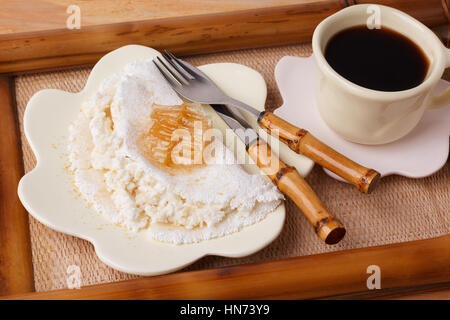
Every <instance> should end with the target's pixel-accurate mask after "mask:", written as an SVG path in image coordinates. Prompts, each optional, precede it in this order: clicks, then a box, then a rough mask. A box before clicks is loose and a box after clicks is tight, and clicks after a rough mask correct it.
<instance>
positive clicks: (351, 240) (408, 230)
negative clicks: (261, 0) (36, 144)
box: [15, 44, 450, 291]
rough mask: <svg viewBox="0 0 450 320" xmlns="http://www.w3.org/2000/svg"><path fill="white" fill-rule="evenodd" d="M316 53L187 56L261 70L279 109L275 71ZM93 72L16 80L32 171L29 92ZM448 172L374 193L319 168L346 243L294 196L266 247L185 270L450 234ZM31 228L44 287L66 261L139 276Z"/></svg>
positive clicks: (91, 273) (323, 193)
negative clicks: (332, 237)
mask: <svg viewBox="0 0 450 320" xmlns="http://www.w3.org/2000/svg"><path fill="white" fill-rule="evenodd" d="M310 54H311V46H310V45H309V44H304V45H293V46H284V47H275V48H265V49H253V50H241V51H235V52H228V53H218V54H209V55H202V56H196V57H191V58H188V59H187V60H188V61H190V62H192V63H194V64H196V65H200V64H206V63H213V62H237V63H241V64H245V65H248V66H250V67H252V68H254V69H256V70H258V71H259V72H260V73H261V74H262V75H263V76H264V78H265V80H266V82H267V86H268V98H267V104H266V108H267V109H269V110H273V109H275V108H276V107H277V106H280V105H281V102H282V101H281V97H280V95H279V93H278V90H277V88H276V84H275V81H274V77H273V71H274V68H275V65H276V63H277V62H278V61H279V60H280V58H281V57H283V56H286V55H291V56H308V55H310ZM89 72H90V69H88V68H84V69H77V70H70V71H60V72H50V73H40V74H32V75H24V76H19V77H17V78H16V81H15V85H16V98H17V107H18V113H19V121H20V126H21V130H22V131H21V134H22V143H23V144H22V147H23V155H24V165H25V171H29V170H31V169H32V168H33V167H34V165H35V159H34V156H33V154H32V152H31V150H30V147H29V145H28V143H27V141H26V139H25V138H24V135H23V126H22V119H23V112H24V110H25V107H26V104H27V102H28V100H29V98H30V97H31V96H32V95H33V94H34V93H35V92H37V91H39V90H41V89H46V88H57V89H63V90H67V91H72V92H76V91H79V90H81V89H82V88H83V86H84V84H85V81H86V79H87V77H88V75H89ZM61 108H64V106H61ZM449 176H450V175H449V165H448V163H447V165H446V166H444V168H443V169H441V170H440V171H439V172H437V173H436V174H434V175H432V176H430V177H427V178H424V179H417V180H415V179H407V178H404V177H399V176H390V177H386V178H383V179H382V181H381V183H380V184H379V185H378V189H377V190H376V191H375V192H374V194H372V195H368V196H367V195H362V194H360V193H359V192H357V191H356V189H355V188H353V187H352V186H350V185H348V184H345V183H341V182H338V181H336V180H333V179H332V178H330V177H328V176H327V175H326V174H325V173H324V172H323V171H322V169H321V168H319V167H318V166H316V167H315V168H314V170H313V171H312V172H311V174H310V175H309V176H308V178H307V180H308V182H309V183H310V184H311V185H312V187H313V188H314V189H315V190H316V191H317V193H318V194H319V196H320V198H322V200H323V201H324V202H325V203H326V205H327V206H328V208H329V209H330V211H331V212H334V213H336V214H337V215H338V217H339V219H341V220H342V222H343V223H344V224H345V225H346V227H347V230H348V234H347V236H346V238H345V239H344V240H343V241H342V242H341V243H339V244H338V245H336V246H327V245H325V244H323V243H322V242H321V241H320V240H319V239H318V238H317V236H316V235H315V234H314V232H313V230H312V227H311V226H310V225H309V224H308V222H307V221H306V219H305V218H304V217H303V215H302V214H301V213H300V212H299V210H298V209H297V208H296V207H295V206H294V205H293V203H292V202H290V201H287V220H286V225H285V227H284V230H283V232H282V234H281V235H280V236H279V237H278V239H277V240H275V241H274V242H273V243H272V244H271V245H269V246H268V247H267V248H265V249H263V250H261V251H260V252H258V253H256V254H254V255H252V256H249V257H245V258H240V259H229V258H221V257H214V256H210V257H206V258H203V259H201V260H200V261H198V262H196V263H194V264H193V265H191V266H190V267H188V268H187V269H185V270H197V269H204V268H212V267H221V266H226V265H233V264H242V263H248V262H255V261H264V260H273V259H281V258H286V257H293V256H302V255H310V254H315V253H323V252H329V251H336V250H346V249H351V248H360V247H368V246H374V245H381V244H388V243H396V242H404V241H411V240H418V239H425V238H433V237H437V236H440V235H444V234H448V233H450V214H449V212H450V192H449V185H450V183H449V182H450V181H449ZM62 214H63V213H62ZM30 230H31V242H32V250H33V265H34V276H35V285H36V290H37V291H42V290H52V289H57V288H64V287H66V286H67V284H66V279H67V277H68V274H67V267H68V266H69V265H73V264H75V265H78V266H79V267H80V268H81V274H82V284H83V285H89V284H95V283H101V282H110V281H118V280H124V279H131V278H135V276H133V275H129V274H125V273H122V272H119V271H116V270H113V269H111V268H109V267H108V266H106V265H105V264H103V263H102V262H101V261H100V260H99V259H98V258H97V256H96V255H95V252H94V249H93V246H92V245H91V244H90V243H89V242H87V241H84V240H80V239H77V238H74V237H71V236H68V235H65V234H62V233H58V232H55V231H53V230H50V229H49V228H47V227H45V226H44V225H42V224H41V223H39V222H38V221H36V220H35V219H34V218H32V217H30ZM343 254H345V253H343ZM418 259H420V257H418Z"/></svg>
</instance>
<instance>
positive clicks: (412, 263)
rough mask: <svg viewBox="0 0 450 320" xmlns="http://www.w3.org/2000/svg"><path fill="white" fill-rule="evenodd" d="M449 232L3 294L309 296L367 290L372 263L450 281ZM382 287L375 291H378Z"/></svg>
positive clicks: (418, 278)
mask: <svg viewBox="0 0 450 320" xmlns="http://www.w3.org/2000/svg"><path fill="white" fill-rule="evenodd" d="M449 247H450V235H446V236H442V237H438V238H434V239H427V240H419V241H412V242H405V243H398V244H392V245H384V246H377V247H369V248H362V249H354V250H347V251H341V252H331V253H325V254H318V255H311V256H303V257H295V258H289V259H282V260H276V261H267V262H258V263H252V264H246V265H238V266H231V267H225V268H218V269H209V270H200V271H191V272H180V273H175V274H170V275H163V276H157V277H147V278H140V279H135V280H127V281H121V282H114V283H107V284H98V285H93V286H87V287H84V288H81V289H79V290H73V289H72V290H71V289H63V290H55V291H48V292H38V293H30V294H26V293H25V294H20V295H14V296H9V297H3V298H4V299H310V298H318V297H329V296H335V295H340V294H349V293H355V292H368V291H369V290H368V288H367V284H366V282H367V279H368V277H369V276H370V275H371V273H367V268H368V267H369V266H371V265H376V266H379V268H380V270H381V288H382V289H389V288H399V287H410V286H420V285H426V284H434V283H444V282H449V281H450V250H448V248H449ZM375 291H377V290H374V292H375Z"/></svg>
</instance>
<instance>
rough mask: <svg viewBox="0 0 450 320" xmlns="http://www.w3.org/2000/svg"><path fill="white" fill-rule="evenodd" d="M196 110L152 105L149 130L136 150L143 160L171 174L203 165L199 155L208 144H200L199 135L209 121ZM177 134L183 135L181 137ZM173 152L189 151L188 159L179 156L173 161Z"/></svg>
mask: <svg viewBox="0 0 450 320" xmlns="http://www.w3.org/2000/svg"><path fill="white" fill-rule="evenodd" d="M197 108H199V107H198V106H197V107H196V106H193V105H189V104H187V103H183V104H182V105H179V106H159V105H155V106H154V109H153V111H152V113H151V115H150V118H151V122H152V124H151V127H150V129H149V131H148V132H147V133H146V134H144V135H143V136H142V137H141V138H140V139H139V144H140V145H139V148H140V150H141V151H142V152H143V153H144V156H145V157H146V158H147V159H148V160H150V161H151V162H152V163H153V164H155V165H157V166H158V167H160V168H161V169H163V170H165V171H167V172H169V173H171V174H174V173H178V172H180V171H186V170H190V169H192V168H195V167H201V166H203V165H205V163H204V161H203V157H202V152H203V150H204V148H205V147H206V146H207V144H208V143H209V142H204V141H203V140H204V139H203V134H204V133H205V132H206V130H208V129H210V128H211V127H212V126H211V121H210V120H209V119H208V118H207V117H206V116H205V115H203V114H202V113H201V112H200V111H198V110H197ZM196 122H197V123H196ZM178 130H183V131H178ZM175 131H176V132H175ZM180 133H181V134H184V135H183V137H181V136H180ZM187 134H189V135H187ZM178 137H179V138H178ZM188 138H189V139H188ZM175 148H177V149H176V150H175V152H176V151H177V150H181V149H182V148H185V149H184V150H188V149H190V159H189V158H187V157H185V156H184V154H183V153H181V152H180V153H181V154H179V153H178V154H176V157H175V158H173V155H174V154H173V152H174V149H175Z"/></svg>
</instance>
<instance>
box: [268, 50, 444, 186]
mask: <svg viewBox="0 0 450 320" xmlns="http://www.w3.org/2000/svg"><path fill="white" fill-rule="evenodd" d="M314 72H315V62H314V57H313V56H310V57H308V58H299V57H283V58H282V59H281V60H280V61H279V62H278V64H277V66H276V68H275V79H276V82H277V85H278V88H279V90H280V93H281V96H282V97H283V105H282V106H281V107H280V108H278V109H277V110H275V114H277V115H278V116H280V117H282V118H284V119H288V120H289V121H290V122H292V123H293V124H295V125H297V126H299V127H301V128H305V129H307V130H309V131H311V133H312V134H314V135H315V136H316V137H317V138H318V139H320V140H322V141H323V142H325V143H326V144H328V145H329V146H331V147H333V148H334V149H336V150H337V151H339V152H341V153H342V154H344V155H346V156H347V157H349V158H350V159H353V160H355V161H357V162H359V163H361V164H362V165H364V166H366V167H369V168H374V169H376V170H378V171H379V172H380V173H381V176H387V175H391V174H398V175H402V176H406V177H410V178H422V177H426V176H429V175H431V174H433V173H435V172H436V171H438V170H439V169H440V168H442V166H443V165H444V164H445V163H446V161H447V158H448V153H449V143H448V137H449V135H450V107H448V106H447V107H444V108H441V109H433V110H426V111H425V113H424V115H423V118H422V119H421V121H420V122H419V124H418V125H417V127H415V128H414V129H413V130H412V131H411V132H410V133H409V134H408V135H406V136H405V137H403V138H402V139H400V140H397V141H394V142H391V143H388V144H383V145H376V146H369V145H362V144H357V143H353V142H350V141H347V140H345V139H344V138H342V137H341V136H339V135H338V134H337V133H335V132H334V131H332V130H331V129H330V128H329V127H328V126H327V125H326V124H325V122H324V121H323V120H322V118H321V117H320V114H319V111H318V109H317V107H316V101H315V97H314ZM448 86H449V83H448V82H447V81H445V80H440V81H439V83H438V85H437V86H436V89H435V93H436V92H440V91H442V90H444V89H445V88H447V87H448ZM325 172H326V173H327V174H328V175H330V176H331V177H333V178H335V179H337V180H340V181H343V180H342V178H340V177H338V176H337V175H335V174H334V173H332V172H330V171H328V170H325Z"/></svg>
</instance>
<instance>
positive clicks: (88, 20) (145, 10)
mask: <svg viewBox="0 0 450 320" xmlns="http://www.w3.org/2000/svg"><path fill="white" fill-rule="evenodd" d="M309 2H314V0H227V1H214V0H179V1H176V0H159V1H158V0H129V1H111V0H96V1H86V0H85V1H83V0H33V1H27V0H0V7H1V10H0V35H6V34H8V35H11V34H18V33H25V32H26V33H28V32H34V31H42V30H50V29H61V28H66V20H67V18H68V17H69V13H67V12H66V10H67V8H68V6H69V5H77V6H79V7H80V10H81V27H82V28H83V26H93V25H103V24H109V23H118V22H130V21H140V20H146V19H150V18H165V17H173V16H183V15H192V14H204V13H215V12H224V11H233V10H246V9H254V8H263V7H264V8H267V7H269V8H270V7H272V6H280V5H290V4H298V3H309ZM441 30H442V28H441ZM441 32H442V31H441ZM445 32H447V35H448V26H447V27H446V29H444V33H445ZM384 297H386V298H390V299H450V284H441V285H435V286H428V287H416V288H407V289H404V290H400V291H392V292H390V293H388V294H387V295H383V298H384ZM332 298H334V299H339V298H377V295H376V293H374V294H373V295H367V294H366V295H365V296H357V295H350V296H343V297H332Z"/></svg>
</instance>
